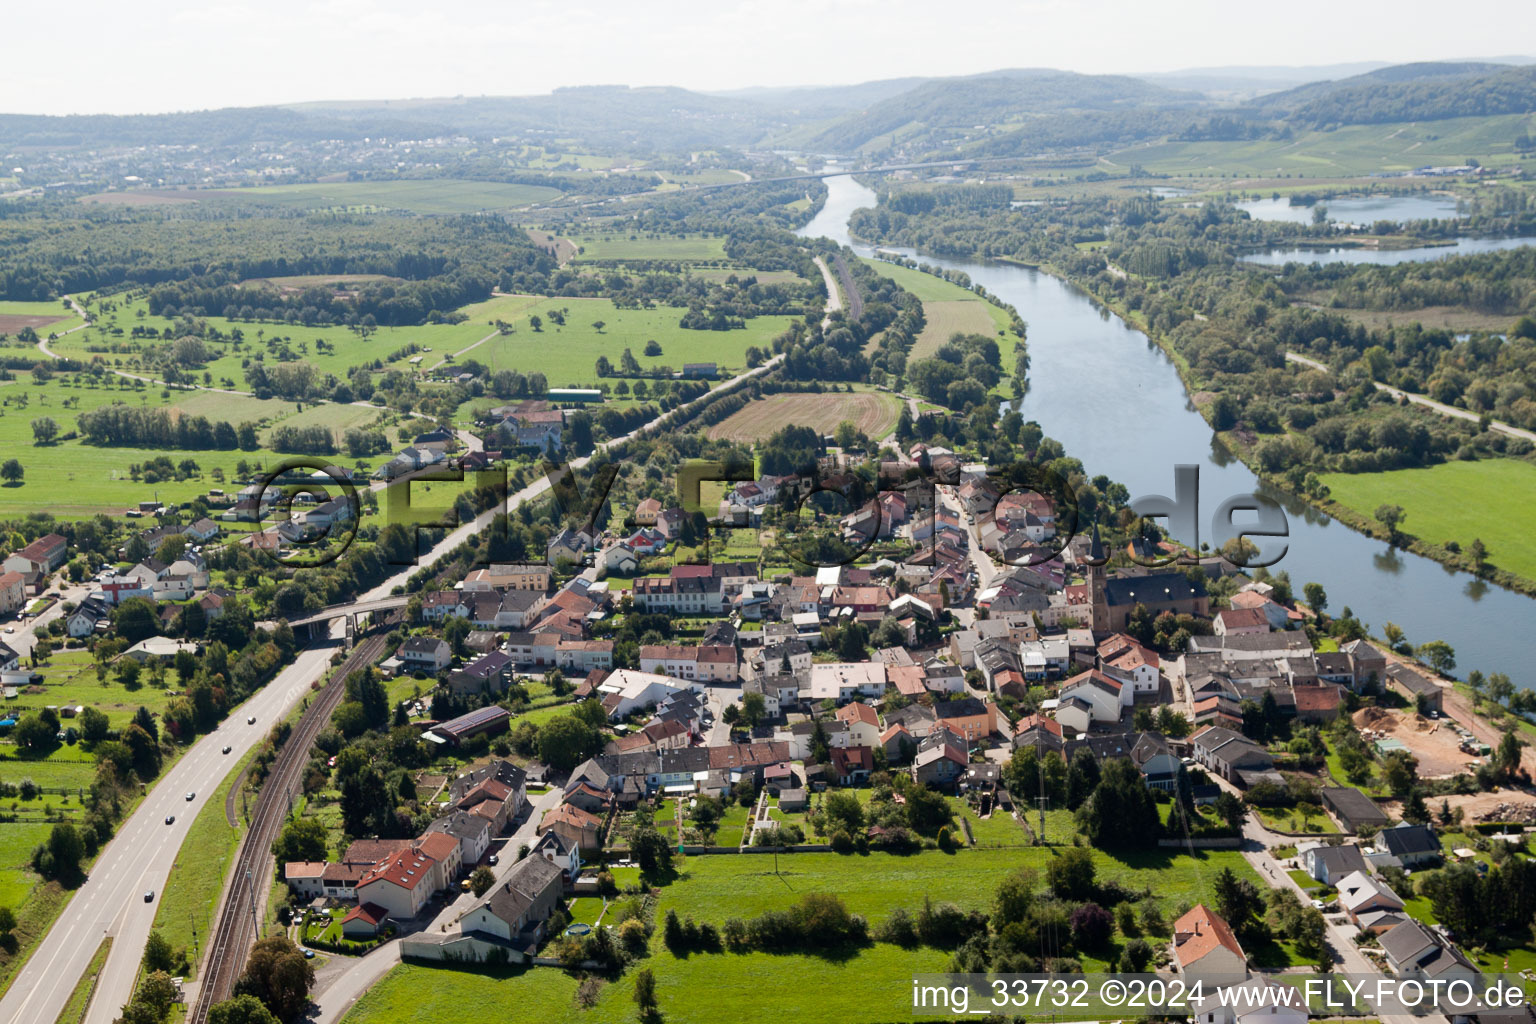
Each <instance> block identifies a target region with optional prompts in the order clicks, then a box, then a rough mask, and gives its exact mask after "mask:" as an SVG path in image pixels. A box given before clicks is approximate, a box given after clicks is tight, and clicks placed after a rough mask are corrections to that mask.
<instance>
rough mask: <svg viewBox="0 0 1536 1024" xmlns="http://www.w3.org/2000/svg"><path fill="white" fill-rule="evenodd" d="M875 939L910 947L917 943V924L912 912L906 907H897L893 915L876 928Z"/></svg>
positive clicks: (892, 912)
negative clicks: (914, 922)
mask: <svg viewBox="0 0 1536 1024" xmlns="http://www.w3.org/2000/svg"><path fill="white" fill-rule="evenodd" d="M875 941H876V942H888V943H890V944H891V945H893V946H901V947H903V948H908V949H910V948H911V947H913V946H915V945H917V926H916V925H915V924H913V922H912V914H911V913H910V912H909V911H908V910H907V908H906V907H897V908H896V909H895V910H893V911H891V916H890V917H887V918H886V919H885V921H884V923H882V924H881V925H880V927H878V928H876V929H875Z"/></svg>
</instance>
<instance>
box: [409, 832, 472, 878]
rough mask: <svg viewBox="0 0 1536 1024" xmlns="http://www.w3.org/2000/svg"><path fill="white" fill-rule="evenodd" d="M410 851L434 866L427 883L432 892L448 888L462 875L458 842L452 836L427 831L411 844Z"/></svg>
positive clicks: (462, 865)
mask: <svg viewBox="0 0 1536 1024" xmlns="http://www.w3.org/2000/svg"><path fill="white" fill-rule="evenodd" d="M411 850H412V852H413V853H415V854H416V855H417V856H419V857H423V858H425V859H428V860H431V861H433V863H434V865H435V866H434V867H433V868H431V869H430V873H431V875H432V878H431V882H430V883H429V884H430V885H431V886H432V891H433V892H440V891H441V890H443V889H447V888H450V887H451V886H452V885H453V884H454V883H455V882H457V881H458V880H459V875H460V874H462V873H463V870H464V861H463V860H462V858H461V856H460V852H459V842H458V840H456V839H454V838H453V836H450V835H448V834H446V833H443V832H433V831H432V830H431V829H428V830H427V831H426V832H424V833H422V835H421V836H420V838H418V839H417V840H416V841H415V842H414V843H412V844H411Z"/></svg>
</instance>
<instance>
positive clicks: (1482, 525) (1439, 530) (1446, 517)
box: [1322, 459, 1536, 579]
mask: <svg viewBox="0 0 1536 1024" xmlns="http://www.w3.org/2000/svg"><path fill="white" fill-rule="evenodd" d="M1322 480H1323V482H1324V483H1326V484H1327V485H1328V488H1329V490H1330V491H1331V492H1332V494H1331V497H1332V498H1333V500H1334V501H1337V502H1339V503H1340V504H1343V505H1347V506H1348V507H1350V508H1352V509H1354V510H1355V511H1357V512H1359V513H1360V514H1361V515H1363V516H1366V517H1367V518H1370V517H1372V516H1374V515H1375V512H1376V509H1377V508H1378V507H1379V506H1381V505H1401V506H1402V507H1403V510H1404V512H1405V513H1406V514H1405V515H1404V517H1403V523H1402V526H1401V527H1400V529H1401V530H1402V531H1403V532H1404V533H1408V534H1412V535H1413V536H1415V537H1419V538H1422V539H1423V540H1426V541H1429V542H1430V543H1433V544H1444V543H1445V542H1446V541H1449V540H1454V541H1456V542H1457V543H1458V544H1460V545H1461V549H1462V551H1466V549H1467V547H1468V546H1469V545H1471V543H1472V541H1473V539H1474V538H1479V539H1481V540H1482V542H1483V544H1484V545H1486V546H1487V548H1488V561H1489V562H1490V563H1492V564H1493V565H1496V566H1498V567H1499V568H1500V569H1506V570H1508V571H1510V572H1512V573H1516V574H1517V575H1520V576H1524V577H1527V578H1532V579H1536V546H1533V545H1532V544H1531V538H1530V532H1531V510H1532V509H1533V508H1536V466H1533V465H1531V464H1530V463H1528V462H1521V461H1519V460H1516V459H1479V460H1477V461H1476V462H1443V463H1441V464H1440V465H1438V466H1431V467H1429V468H1427V469H1397V470H1392V471H1391V472H1387V473H1327V474H1324V475H1323V476H1322Z"/></svg>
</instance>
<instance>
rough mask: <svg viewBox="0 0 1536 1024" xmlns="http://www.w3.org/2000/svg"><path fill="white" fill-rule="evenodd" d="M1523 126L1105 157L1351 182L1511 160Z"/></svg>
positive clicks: (1452, 123) (1381, 132)
mask: <svg viewBox="0 0 1536 1024" xmlns="http://www.w3.org/2000/svg"><path fill="white" fill-rule="evenodd" d="M1526 127H1527V119H1526V118H1525V117H1523V116H1521V115H1518V114H1510V115H1500V116H1490V117H1463V118H1451V119H1445V120H1437V121H1434V122H1432V123H1429V122H1426V123H1424V124H1412V123H1391V124H1369V125H1346V126H1343V127H1340V128H1337V129H1334V130H1332V131H1327V132H1308V133H1305V134H1303V135H1300V136H1299V137H1298V138H1294V139H1288V140H1273V139H1265V140H1257V141H1243V142H1164V143H1159V144H1155V145H1150V146H1136V147H1133V148H1131V149H1126V150H1122V151H1120V152H1118V153H1113V154H1110V156H1109V158H1108V159H1109V160H1111V161H1113V162H1114V163H1115V164H1116V165H1119V166H1129V165H1131V164H1138V165H1140V166H1141V167H1143V168H1145V169H1146V170H1148V171H1150V172H1153V173H1159V174H1190V175H1195V176H1200V177H1225V176H1226V175H1228V174H1230V173H1234V172H1235V173H1238V174H1246V175H1269V174H1291V175H1300V176H1303V177H1308V178H1315V177H1340V176H1343V177H1352V176H1355V175H1364V174H1373V173H1377V172H1382V171H1407V170H1412V169H1414V168H1416V167H1425V166H1429V165H1435V164H1460V163H1463V162H1465V160H1466V159H1467V158H1468V157H1469V156H1473V157H1476V158H1477V159H1478V160H1479V161H1481V162H1482V163H1484V164H1485V165H1489V166H1498V165H1503V164H1508V163H1511V162H1515V160H1516V154H1515V153H1514V148H1513V145H1512V140H1513V139H1514V137H1515V136H1516V135H1518V134H1519V133H1520V132H1521V131H1523V130H1525V129H1526Z"/></svg>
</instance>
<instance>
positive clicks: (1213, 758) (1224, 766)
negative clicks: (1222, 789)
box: [1190, 725, 1275, 786]
mask: <svg viewBox="0 0 1536 1024" xmlns="http://www.w3.org/2000/svg"><path fill="white" fill-rule="evenodd" d="M1190 745H1191V747H1192V748H1193V750H1194V756H1195V760H1196V761H1198V762H1199V763H1200V764H1201V765H1203V766H1205V767H1206V768H1209V769H1210V770H1211V771H1213V772H1215V773H1216V774H1217V775H1220V776H1221V777H1222V778H1224V779H1226V780H1227V781H1228V782H1232V783H1235V784H1236V785H1239V786H1242V785H1246V782H1245V781H1244V778H1243V776H1244V773H1245V772H1267V771H1270V770H1271V769H1273V768H1274V766H1275V762H1274V759H1273V758H1271V757H1270V756H1269V752H1268V751H1267V750H1265V749H1264V748H1263V747H1261V746H1259V745H1258V744H1257V743H1254V742H1253V741H1252V740H1250V739H1248V737H1246V736H1244V735H1242V734H1241V733H1236V732H1233V731H1232V730H1231V729H1227V728H1224V727H1222V726H1219V725H1209V726H1206V727H1205V728H1204V729H1201V730H1200V731H1199V732H1197V733H1195V734H1194V735H1193V736H1192V737H1190Z"/></svg>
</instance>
